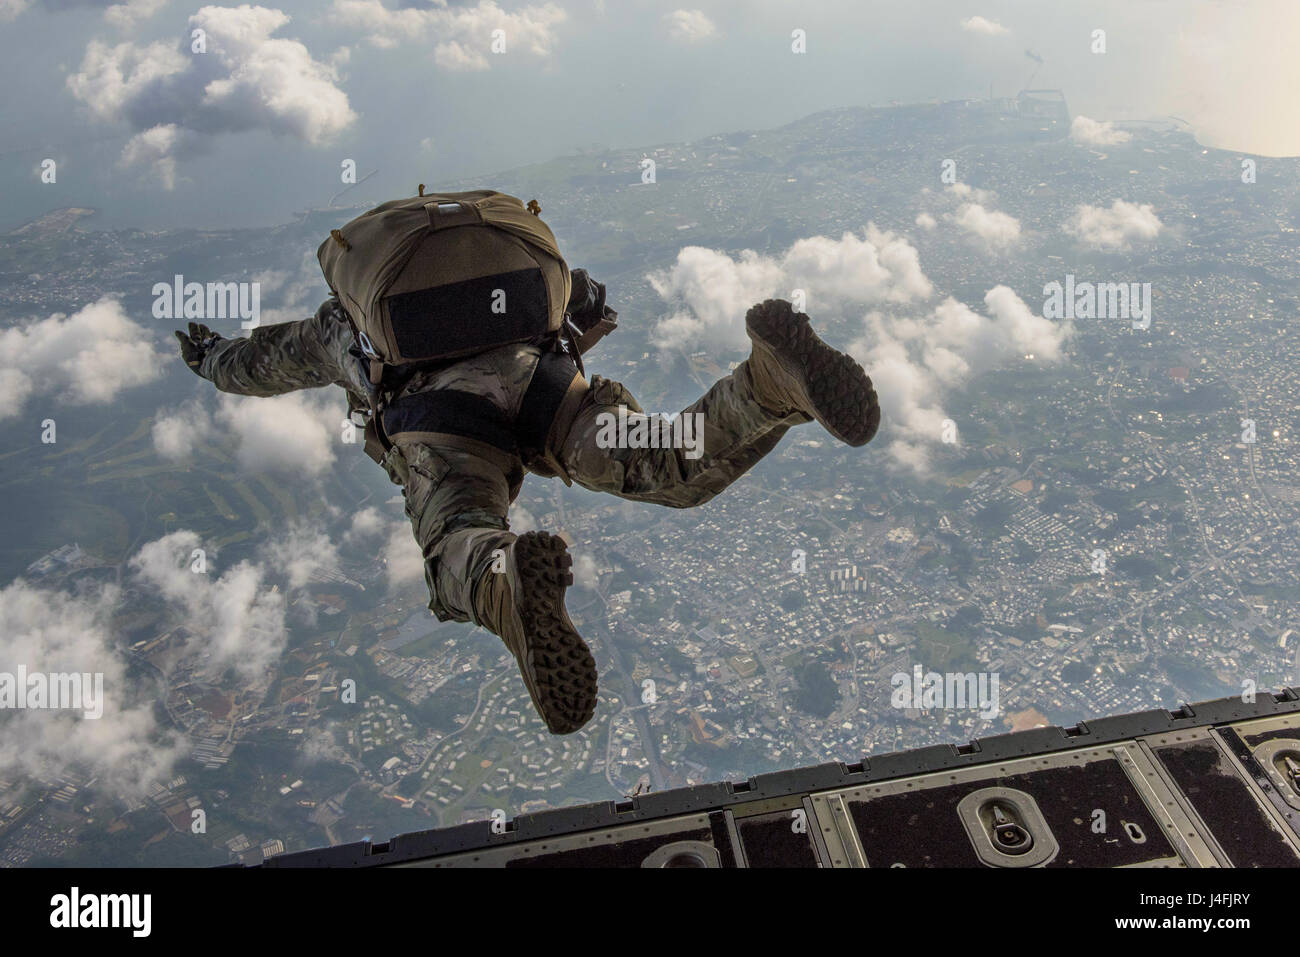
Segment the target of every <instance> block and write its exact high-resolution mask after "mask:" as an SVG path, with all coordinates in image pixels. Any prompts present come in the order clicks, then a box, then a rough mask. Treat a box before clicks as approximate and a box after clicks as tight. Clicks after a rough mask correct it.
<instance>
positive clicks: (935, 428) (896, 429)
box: [849, 286, 1073, 471]
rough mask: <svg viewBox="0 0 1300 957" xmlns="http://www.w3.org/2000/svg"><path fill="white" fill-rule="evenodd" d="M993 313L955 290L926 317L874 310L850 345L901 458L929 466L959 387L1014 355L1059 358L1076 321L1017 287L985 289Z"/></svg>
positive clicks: (892, 449) (906, 463)
mask: <svg viewBox="0 0 1300 957" xmlns="http://www.w3.org/2000/svg"><path fill="white" fill-rule="evenodd" d="M984 305H985V308H986V310H987V314H982V313H978V312H975V311H974V310H973V309H971V308H969V307H968V306H966V305H965V304H964V303H961V302H958V301H957V300H955V299H953V298H951V297H949V298H947V299H945V300H944V301H943V302H941V303H939V305H938V306H936V307H935V308H934V309H932V310H931V311H930V312H929V313H928V314H926V315H923V316H920V317H908V316H897V315H890V314H886V313H883V312H881V311H874V312H871V313H869V314H868V315H867V317H866V319H865V320H864V333H863V335H862V336H861V337H859V338H858V339H857V340H855V341H854V342H853V343H852V345H850V347H849V352H850V353H851V354H852V355H853V356H854V357H855V358H857V359H858V361H859V362H861V363H862V365H863V368H865V369H866V370H867V374H868V375H870V376H871V379H872V382H873V384H874V385H875V387H876V392H877V394H878V395H879V396H880V403H881V407H882V412H883V421H884V423H885V426H886V431H885V434H884V436H882V437H883V438H884V440H885V441H886V442H887V443H888V445H887V450H888V452H889V455H890V458H891V459H892V460H893V461H894V463H895V464H896V465H899V466H902V467H904V468H909V469H913V470H916V471H925V470H926V469H927V468H928V465H929V460H930V453H931V450H932V449H933V448H935V447H936V446H937V445H939V444H940V443H941V441H942V436H943V423H944V420H945V419H948V418H949V417H950V416H949V413H948V412H947V411H946V410H945V408H944V401H945V399H946V398H947V396H948V395H949V394H951V392H952V391H953V390H954V389H957V388H960V387H962V386H964V385H965V384H966V383H967V382H969V381H970V379H971V378H972V377H974V376H976V375H979V374H981V373H983V372H986V371H988V370H990V369H993V368H996V367H997V366H998V365H1000V364H1001V363H1003V362H1006V361H1007V360H1009V359H1015V358H1021V357H1024V356H1027V355H1033V356H1034V359H1035V360H1036V361H1039V362H1056V361H1059V360H1060V358H1061V355H1062V348H1063V346H1064V343H1065V341H1066V340H1067V339H1068V338H1069V336H1070V335H1071V334H1072V332H1073V329H1072V327H1071V326H1070V325H1069V324H1068V323H1060V322H1053V321H1051V320H1048V319H1044V318H1043V317H1042V316H1041V315H1037V314H1035V313H1034V312H1033V311H1032V310H1031V309H1030V308H1029V307H1028V306H1027V305H1026V304H1025V303H1024V302H1023V301H1022V300H1021V299H1020V297H1019V296H1017V295H1016V294H1015V292H1014V291H1012V290H1011V289H1010V288H1008V287H1006V286H995V287H994V288H993V289H990V290H989V291H988V293H986V294H985V296H984Z"/></svg>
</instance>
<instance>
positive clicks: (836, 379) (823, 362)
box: [745, 299, 880, 447]
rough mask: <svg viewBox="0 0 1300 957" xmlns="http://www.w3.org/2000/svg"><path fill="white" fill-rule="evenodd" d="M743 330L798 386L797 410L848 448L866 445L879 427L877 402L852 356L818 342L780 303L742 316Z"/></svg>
mask: <svg viewBox="0 0 1300 957" xmlns="http://www.w3.org/2000/svg"><path fill="white" fill-rule="evenodd" d="M745 329H746V331H747V332H748V333H749V337H750V339H752V340H753V341H754V345H755V346H756V347H760V348H764V349H765V350H766V351H767V352H768V353H769V355H770V356H771V357H772V358H773V359H774V360H775V361H776V362H778V363H779V364H780V365H781V367H782V368H783V369H784V370H785V371H786V372H787V373H788V374H789V375H790V376H791V377H792V378H793V379H794V380H795V381H796V382H798V383H799V385H800V388H801V391H802V392H803V393H804V396H805V398H806V400H807V404H806V406H804V407H803V408H802V409H800V411H803V412H806V413H807V414H809V415H811V416H812V417H813V418H814V419H816V420H817V421H818V422H820V423H821V425H822V427H823V428H825V429H826V431H827V432H829V433H830V434H831V435H833V436H834V437H835V438H837V439H839V440H840V441H841V442H844V443H845V444H847V445H851V446H855V447H856V446H862V445H866V444H867V443H868V442H870V441H871V439H872V438H873V437H874V436H875V434H876V430H877V429H879V428H880V402H879V400H878V399H877V397H876V390H875V389H874V388H873V387H872V384H871V379H870V377H868V375H867V373H866V372H865V371H863V368H862V366H860V365H858V363H857V362H856V361H855V360H854V359H853V357H852V356H849V355H845V354H844V353H843V352H839V351H838V350H836V349H832V348H831V347H830V346H829V345H827V344H826V343H825V342H823V341H822V340H821V338H820V337H819V336H818V335H817V333H816V332H814V331H813V328H812V325H811V323H810V322H809V321H808V317H807V316H806V315H805V314H804V313H802V312H795V311H794V307H793V306H792V305H790V303H788V302H786V301H785V300H784V299H768V300H767V301H765V302H762V303H759V304H758V305H756V306H754V307H753V308H751V309H750V310H749V312H748V313H747V314H746V315H745Z"/></svg>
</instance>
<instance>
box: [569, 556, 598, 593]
mask: <svg viewBox="0 0 1300 957" xmlns="http://www.w3.org/2000/svg"><path fill="white" fill-rule="evenodd" d="M573 583H574V584H575V585H578V586H580V587H582V588H592V589H594V588H596V586H597V585H599V584H600V570H599V569H598V568H597V567H596V559H594V558H592V557H591V556H590V555H587V554H585V553H584V554H581V555H578V556H577V558H575V559H574V562H573Z"/></svg>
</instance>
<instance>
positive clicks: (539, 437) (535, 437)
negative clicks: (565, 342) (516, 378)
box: [515, 352, 578, 461]
mask: <svg viewBox="0 0 1300 957" xmlns="http://www.w3.org/2000/svg"><path fill="white" fill-rule="evenodd" d="M577 374H578V366H577V364H576V363H575V362H574V361H573V357H572V356H570V355H569V354H568V353H567V352H543V353H542V355H541V357H540V358H539V359H538V360H537V368H536V369H535V370H534V371H533V378H532V380H531V381H530V382H529V383H528V390H527V391H526V392H525V393H524V400H523V402H522V403H521V404H520V406H519V418H518V419H517V420H516V422H515V434H516V436H517V437H518V441H519V451H520V454H521V455H522V457H523V458H524V460H525V461H526V460H528V459H531V458H535V457H536V456H539V455H542V454H544V453H545V452H546V440H547V439H548V438H549V437H550V432H551V425H552V424H553V423H554V422H555V416H556V414H557V413H558V412H559V411H560V404H561V403H562V402H563V401H564V397H565V395H566V394H568V391H569V385H570V384H571V383H572V382H573V379H574V377H575V376H576V375H577Z"/></svg>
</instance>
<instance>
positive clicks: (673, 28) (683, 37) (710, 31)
mask: <svg viewBox="0 0 1300 957" xmlns="http://www.w3.org/2000/svg"><path fill="white" fill-rule="evenodd" d="M664 22H665V23H667V24H668V36H669V37H671V38H672V39H673V40H676V41H677V42H679V43H700V42H701V41H704V40H707V39H709V38H710V37H713V36H716V35H717V32H718V28H717V27H716V26H714V24H713V21H712V20H710V19H709V18H708V16H707V15H706V14H705V13H704V11H703V10H674V11H673V12H672V13H666V14H664Z"/></svg>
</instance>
